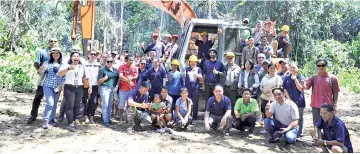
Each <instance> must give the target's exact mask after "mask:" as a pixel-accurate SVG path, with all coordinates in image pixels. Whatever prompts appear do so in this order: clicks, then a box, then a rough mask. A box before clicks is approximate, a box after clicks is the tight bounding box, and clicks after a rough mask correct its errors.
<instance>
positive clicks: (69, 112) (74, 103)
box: [64, 85, 84, 124]
mask: <svg viewBox="0 0 360 154" xmlns="http://www.w3.org/2000/svg"><path fill="white" fill-rule="evenodd" d="M83 94H84V88H83V87H82V86H79V87H73V86H71V85H65V87H64V97H65V101H66V102H65V108H66V118H67V120H68V124H71V123H72V122H73V121H74V120H75V119H76V115H77V112H78V111H79V107H80V102H81V100H82V97H83Z"/></svg>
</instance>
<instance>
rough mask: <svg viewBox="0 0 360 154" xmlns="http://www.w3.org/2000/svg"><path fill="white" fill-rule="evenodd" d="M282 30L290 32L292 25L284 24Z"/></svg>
mask: <svg viewBox="0 0 360 154" xmlns="http://www.w3.org/2000/svg"><path fill="white" fill-rule="evenodd" d="M281 30H282V31H285V32H288V31H289V30H290V27H289V26H288V25H284V26H282V27H281Z"/></svg>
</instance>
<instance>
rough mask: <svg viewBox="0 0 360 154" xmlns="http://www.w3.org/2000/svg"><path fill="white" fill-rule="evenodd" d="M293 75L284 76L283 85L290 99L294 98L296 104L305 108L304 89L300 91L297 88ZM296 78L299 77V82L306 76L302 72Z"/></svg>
mask: <svg viewBox="0 0 360 154" xmlns="http://www.w3.org/2000/svg"><path fill="white" fill-rule="evenodd" d="M291 76H292V75H291V74H288V75H286V76H285V77H284V80H283V85H282V86H283V88H284V89H286V91H287V92H288V94H289V96H290V99H291V100H293V101H294V103H296V105H297V106H298V107H299V108H304V107H305V96H304V91H299V90H298V89H297V88H296V84H295V81H294V80H293V79H291ZM296 78H297V79H298V81H299V82H300V81H301V80H304V78H303V77H302V76H301V75H300V74H298V75H297V76H296Z"/></svg>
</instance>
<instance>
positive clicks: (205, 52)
mask: <svg viewBox="0 0 360 154" xmlns="http://www.w3.org/2000/svg"><path fill="white" fill-rule="evenodd" d="M195 45H196V46H198V47H199V50H198V57H199V58H200V59H201V58H204V56H205V58H206V59H210V55H209V50H210V49H211V48H212V46H213V45H214V43H213V42H212V40H210V41H209V40H208V41H206V42H205V43H204V42H203V41H202V40H196V41H195Z"/></svg>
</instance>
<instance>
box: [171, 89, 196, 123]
mask: <svg viewBox="0 0 360 154" xmlns="http://www.w3.org/2000/svg"><path fill="white" fill-rule="evenodd" d="M188 90H189V93H188V97H189V98H190V99H191V101H192V102H193V105H192V117H193V120H197V117H198V112H199V111H198V110H199V97H200V91H199V90H197V89H196V90H191V89H188ZM173 104H174V106H175V105H176V101H174V100H173ZM174 111H175V109H174Z"/></svg>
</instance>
